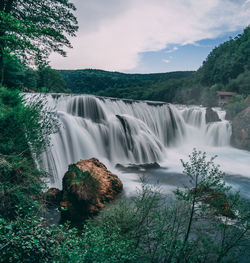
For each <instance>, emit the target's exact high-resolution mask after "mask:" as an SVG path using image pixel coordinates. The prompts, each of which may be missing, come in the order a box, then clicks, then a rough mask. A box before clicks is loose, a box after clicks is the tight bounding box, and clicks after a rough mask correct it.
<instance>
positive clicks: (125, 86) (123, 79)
mask: <svg viewBox="0 0 250 263" xmlns="http://www.w3.org/2000/svg"><path fill="white" fill-rule="evenodd" d="M59 72H60V73H61V75H62V77H63V79H64V80H65V82H66V88H67V89H71V90H72V92H73V93H89V94H95V95H102V96H112V97H120V98H128V99H151V98H152V95H153V92H154V90H155V89H159V87H162V86H164V85H165V84H166V83H169V84H170V83H172V82H173V81H177V80H180V79H183V78H186V77H188V76H191V75H192V73H193V72H192V71H184V72H181V71H180V72H170V73H156V74H125V73H119V72H109V71H103V70H94V69H85V70H59ZM156 99H158V98H156ZM159 99H160V98H159ZM169 99H171V96H169V98H161V100H169Z"/></svg>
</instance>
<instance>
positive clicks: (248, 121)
mask: <svg viewBox="0 0 250 263" xmlns="http://www.w3.org/2000/svg"><path fill="white" fill-rule="evenodd" d="M232 144H233V146H235V147H237V148H240V149H244V150H248V151H250V107H248V108H246V109H245V110H243V111H241V112H240V113H239V114H237V115H236V116H235V118H234V119H233V121H232Z"/></svg>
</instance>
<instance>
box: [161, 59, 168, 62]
mask: <svg viewBox="0 0 250 263" xmlns="http://www.w3.org/2000/svg"><path fill="white" fill-rule="evenodd" d="M162 61H163V62H165V63H169V62H170V60H169V59H163V60H162Z"/></svg>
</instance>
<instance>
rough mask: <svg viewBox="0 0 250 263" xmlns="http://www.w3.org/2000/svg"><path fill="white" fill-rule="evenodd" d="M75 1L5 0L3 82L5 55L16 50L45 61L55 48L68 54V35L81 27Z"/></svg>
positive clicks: (0, 23) (0, 9)
mask: <svg viewBox="0 0 250 263" xmlns="http://www.w3.org/2000/svg"><path fill="white" fill-rule="evenodd" d="M75 9H76V8H75V6H74V4H72V3H70V2H69V1H68V0H43V1H40V0H1V2H0V83H2V82H3V71H4V69H3V68H4V59H3V58H4V57H5V56H9V55H10V54H15V55H16V56H18V57H19V58H22V59H23V60H24V61H27V60H31V61H33V62H35V63H41V62H43V61H45V60H46V59H47V58H48V56H49V54H50V53H51V52H57V53H59V54H61V55H63V56H65V55H66V53H65V51H64V49H63V48H64V47H69V48H70V47H71V44H70V41H69V39H68V38H67V37H68V36H75V33H76V31H77V29H78V26H77V20H76V17H75V16H74V14H73V13H72V12H73V11H75Z"/></svg>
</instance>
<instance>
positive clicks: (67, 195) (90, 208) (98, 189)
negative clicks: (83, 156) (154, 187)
mask: <svg viewBox="0 0 250 263" xmlns="http://www.w3.org/2000/svg"><path fill="white" fill-rule="evenodd" d="M122 188H123V185H122V182H121V181H120V179H119V178H118V177H117V176H116V175H114V174H113V173H111V172H110V171H109V170H108V169H107V168H106V166H105V165H104V164H103V163H101V162H100V161H99V160H97V159H95V158H92V159H90V160H81V161H79V162H77V163H76V164H71V165H69V169H68V171H67V172H66V174H65V175H64V177H63V190H62V191H63V194H62V201H61V203H60V205H61V207H62V215H63V217H65V218H66V219H70V220H73V221H78V220H82V219H84V218H87V217H89V216H91V215H94V214H96V213H97V212H98V211H99V210H100V209H101V208H102V207H103V206H104V203H105V202H108V201H111V200H113V199H114V198H115V197H116V196H117V195H118V194H119V193H120V192H121V191H122Z"/></svg>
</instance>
